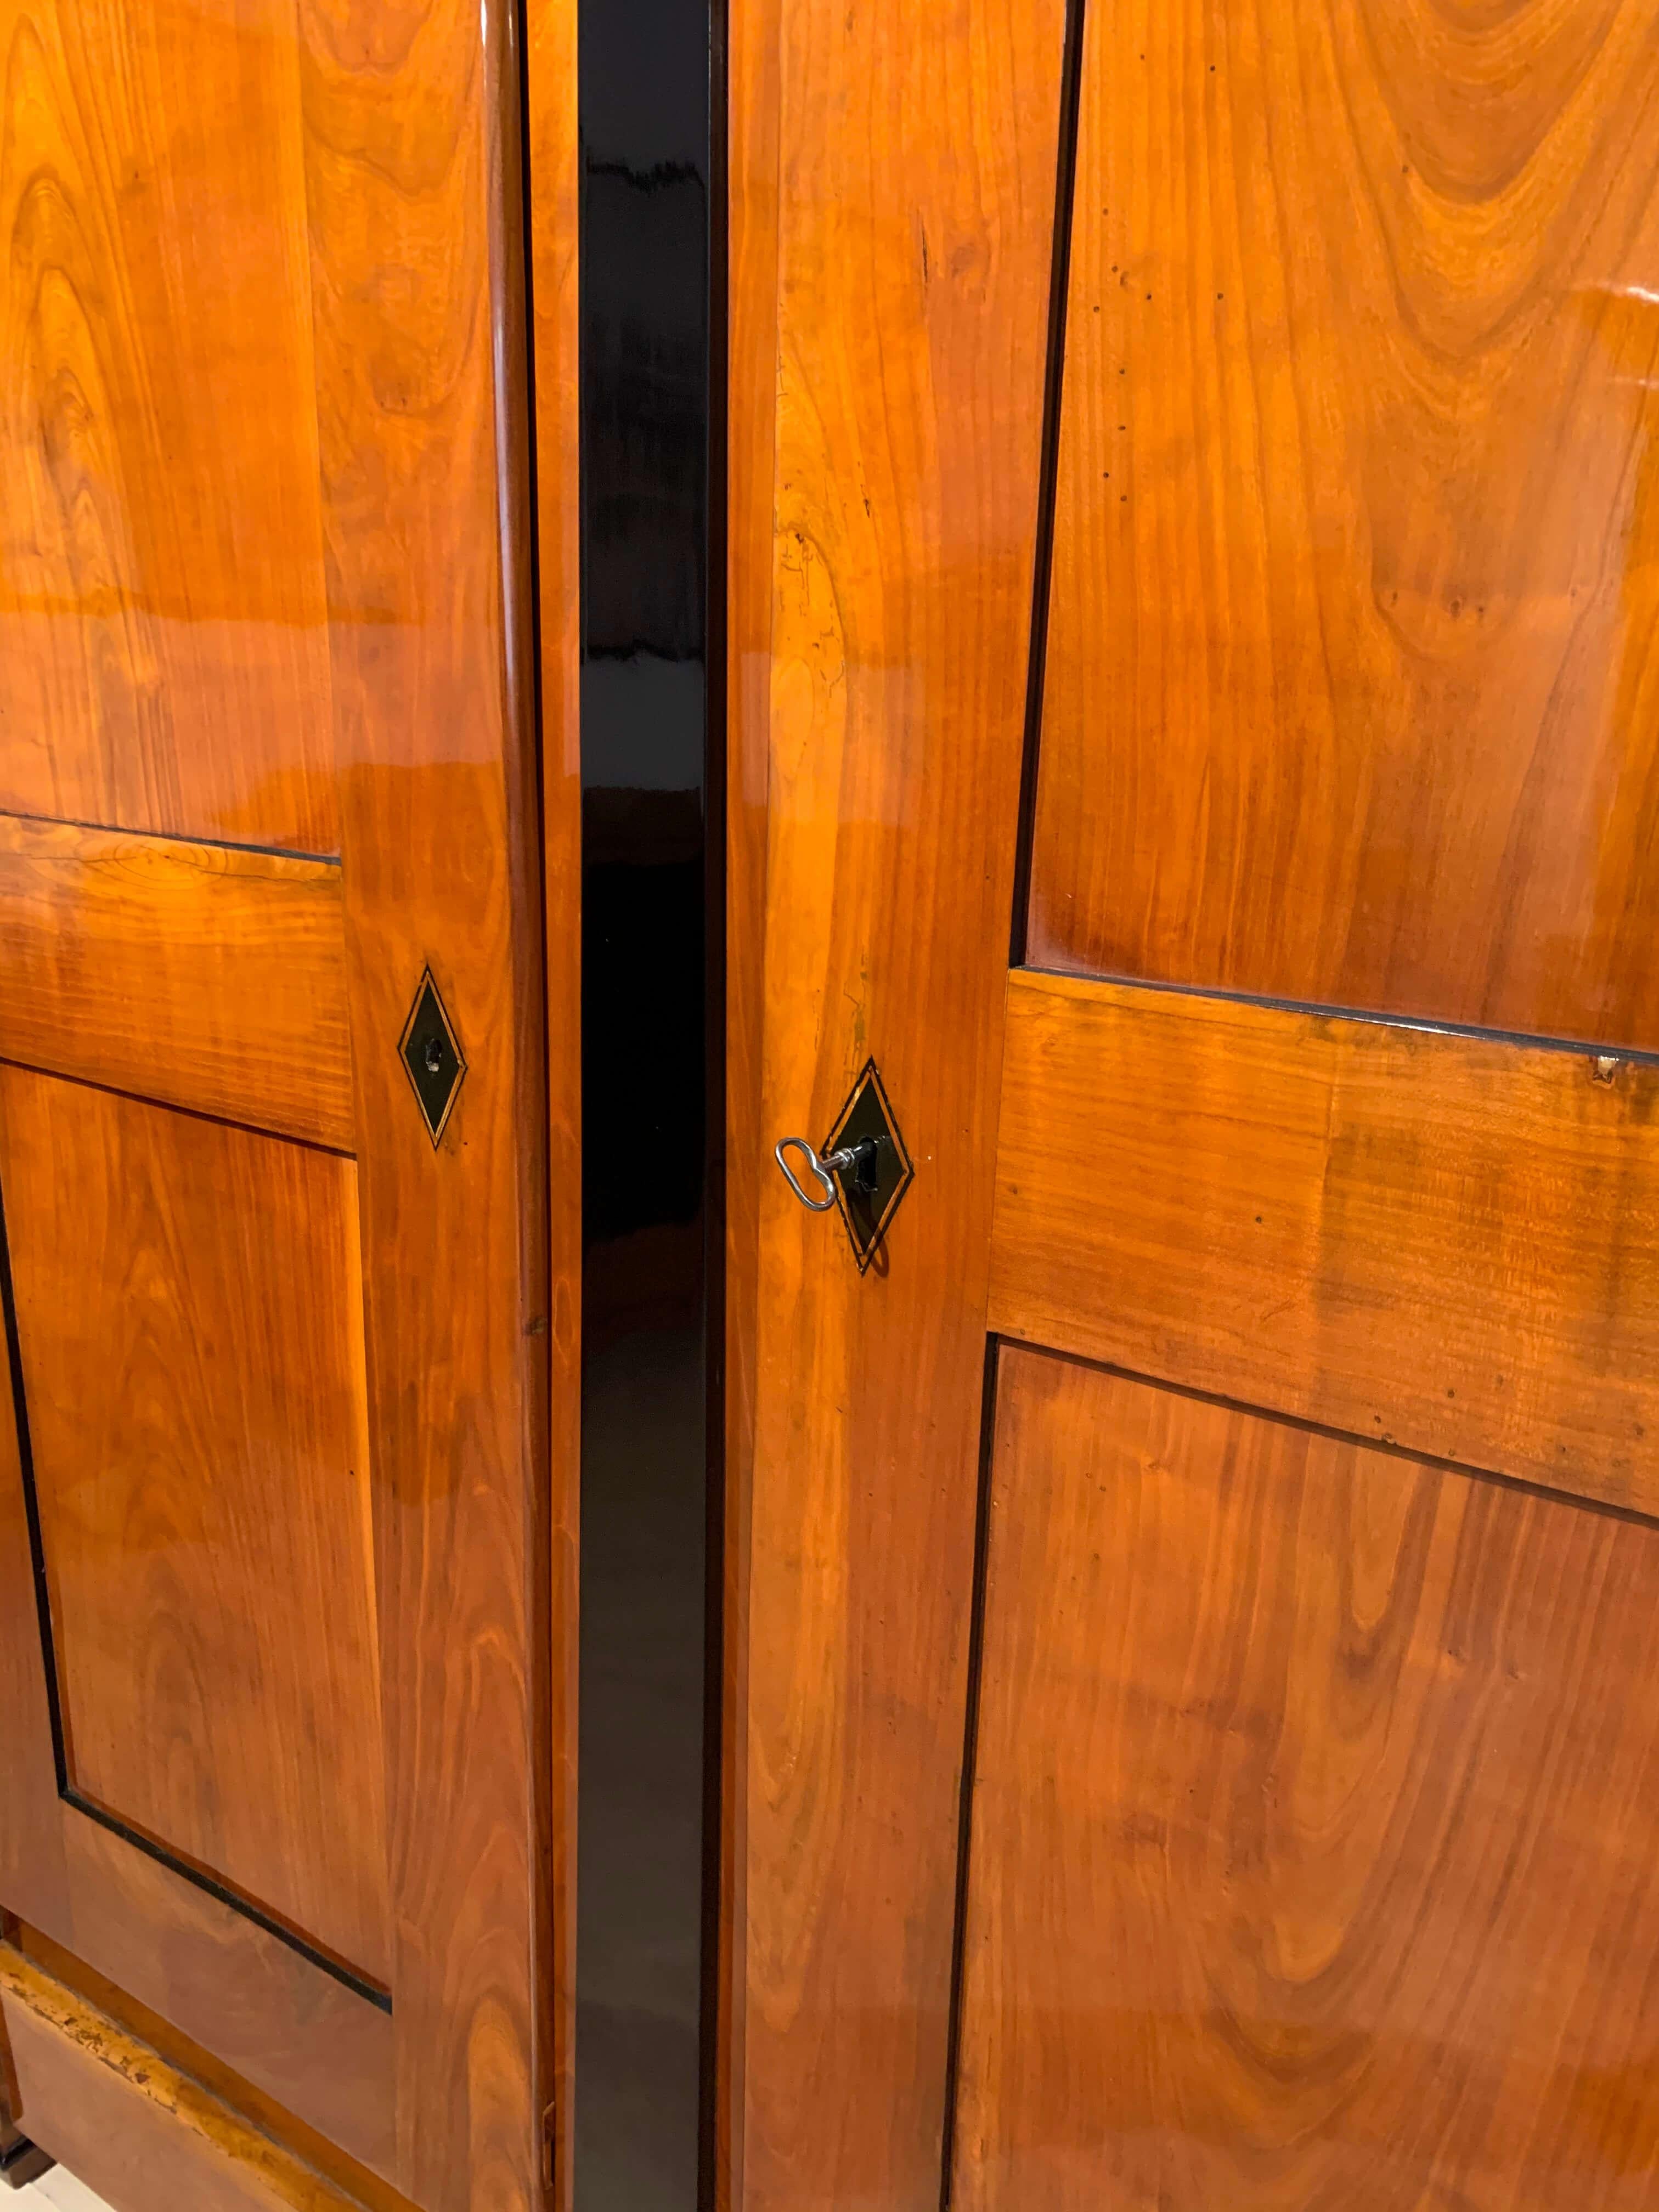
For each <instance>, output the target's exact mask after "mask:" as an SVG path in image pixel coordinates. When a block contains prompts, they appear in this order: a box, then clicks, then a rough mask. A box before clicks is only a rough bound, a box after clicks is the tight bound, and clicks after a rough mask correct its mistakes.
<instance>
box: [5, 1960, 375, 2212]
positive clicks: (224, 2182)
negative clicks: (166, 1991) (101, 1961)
mask: <svg viewBox="0 0 1659 2212" xmlns="http://www.w3.org/2000/svg"><path fill="white" fill-rule="evenodd" d="M0 2044H3V2045H4V2046H5V2047H6V2048H7V2049H8V2050H9V2055H10V2060H11V2064H10V2068H9V2071H10V2073H11V2075H12V2077H13V2078H12V2081H11V2084H10V2087H9V2100H10V2099H11V2098H15V2104H16V2108H17V2109H16V2112H15V2114H14V2118H15V2120H16V2122H17V2124H18V2125H19V2126H20V2127H21V2129H22V2131H23V2132H24V2133H25V2134H26V2135H27V2136H29V2138H30V2140H31V2141H33V2142H36V2143H38V2144H39V2145H40V2147H41V2148H43V2149H45V2150H46V2151H48V2152H50V2154H52V2156H53V2157H54V2158H56V2159H58V2160H61V2162H62V2163H63V2165H64V2166H65V2167H66V2168H67V2169H68V2170H69V2171H70V2172H72V2173H74V2174H75V2175H76V2177H77V2178H78V2179H81V2180H83V2181H85V2182H86V2183H87V2185H88V2186H89V2187H90V2188H93V2189H94V2190H97V2191H99V2192H100V2194H103V2195H105V2196H106V2197H108V2199H109V2201H110V2202H111V2203H114V2204H118V2205H119V2206H120V2207H121V2212H173V2208H174V2207H175V2206H177V2205H179V2204H181V2203H188V2204H189V2205H190V2206H191V2212H403V2204H404V2200H403V2199H401V2198H400V2197H397V2196H395V2195H394V2194H393V2192H392V2191H389V2190H386V2189H384V2188H380V2187H376V2186H375V2185H374V2184H373V2183H372V2182H371V2181H369V2180H368V2177H364V2180H365V2182H366V2183H368V2185H367V2186H363V2187H359V2188H355V2189H352V2190H350V2191H348V2190H347V2189H345V2188H344V2187H343V2186H340V2185H337V2184H336V2183H335V2182H334V2181H333V2180H331V2179H329V2178H327V2177H325V2175H324V2174H322V2173H319V2172H317V2170H316V2169H315V2168H314V2167H313V2166H311V2165H308V2164H307V2163H305V2162H303V2161H302V2160H301V2158H299V2157H297V2156H296V2155H295V2153H294V2152H293V2151H292V2150H291V2149H289V2148H287V2147H286V2146H285V2145H283V2143H281V2142H278V2141H275V2140H273V2139H272V2134H271V2133H270V2132H268V2131H267V2130H266V2129H265V2128H263V2127H259V2126H256V2125H254V2124H252V2122H251V2121H249V2120H248V2119H246V2118H244V2117H243V2116H242V2115H241V2114H240V2112H236V2111H234V2110H233V2109H232V2108H231V2107H230V2106H228V2105H226V2104H223V2103H222V2102H221V2101H220V2100H219V2099H218V2098H217V2097H216V2096H215V2095H213V2093H211V2092H210V2090H208V2089H206V2088H204V2087H203V2086H202V2085H201V2083H200V2082H198V2081H196V2080H193V2079H192V2078H191V2075H189V2074H188V2073H186V2072H185V2071H183V2070H182V2069H179V2067H177V2066H175V2065H173V2063H170V2061H169V2060H168V2059H167V2057H164V2056H163V2055H162V2053H161V2052H160V2051H157V2050H156V2049H155V2048H154V2047H153V2046H152V2045H149V2044H148V2043H146V2042H144V2041H143V2040H142V2039H140V2038H139V2037H137V2036H136V2035H134V2034H132V2033H130V2032H129V2031H128V2030H127V2029H126V2028H125V2027H122V2026H121V2025H120V2024H119V2023H118V2021H114V2020H112V2019H111V2018H110V2017H109V2015H107V2014H106V2013H104V2012H101V2011H100V2010H99V2009H98V2008H97V2007H96V2006H95V2005H93V2004H91V2003H89V2002H88V2001H87V2000H86V1998H84V1997H83V1996H80V1995H79V1994H78V1993H77V1992H76V1990H73V1989H71V1988H70V1987H68V1986H66V1984H64V1982H62V1981H60V1980H58V1979H56V1978H53V1977H52V1976H51V1975H49V1974H47V1973H45V1972H42V1971H41V1969H40V1967H39V1966H37V1965H35V1964H34V1963H33V1961H32V1960H29V1959H27V1957H25V1956H24V1955H23V1954H21V1952H19V1951H18V1950H16V1949H15V1948H13V1947H12V1946H11V1945H9V1944H6V1945H3V1946H0ZM279 2124H280V2123H279Z"/></svg>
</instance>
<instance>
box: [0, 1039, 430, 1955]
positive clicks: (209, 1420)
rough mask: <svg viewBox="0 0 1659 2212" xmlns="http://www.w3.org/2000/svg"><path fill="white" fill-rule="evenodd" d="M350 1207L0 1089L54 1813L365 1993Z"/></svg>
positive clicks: (286, 1174)
mask: <svg viewBox="0 0 1659 2212" xmlns="http://www.w3.org/2000/svg"><path fill="white" fill-rule="evenodd" d="M0 1188H4V1191H5V1194H6V1200H7V1206H8V1214H9V1231H10V1245H11V1265H12V1274H13V1281H14V1284H15V1292H16V1300H17V1324H18V1335H19V1340H20V1343H21V1349H22V1358H23V1377H24V1386H25V1389H26V1391H27V1403H28V1410H29V1426H30V1435H31V1441H32V1443H33V1465H34V1478H35V1485H36V1490H37V1494H38V1496H39V1498H40V1518H41V1529H42V1536H43V1541H44V1547H45V1555H46V1571H47V1577H48V1580H49V1583H50V1586H51V1592H52V1628H53V1634H54V1639H55V1643H56V1650H57V1662H58V1685H59V1695H60V1698H61V1699H62V1705H63V1712H64V1726H65V1729H66V1734H67V1739H68V1755H67V1764H68V1778H69V1782H70V1787H71V1789H72V1790H75V1791H76V1792H77V1793H78V1794H80V1795H82V1796H86V1797H88V1798H89V1799H91V1800H92V1801H93V1802H94V1803H95V1804H97V1805H99V1806H100V1807H101V1808H103V1809H105V1810H106V1811H107V1812H110V1813H112V1814H115V1815H116V1816H117V1817H118V1818H119V1819H121V1820H125V1821H126V1822H128V1823H129V1824H130V1825H131V1826H133V1827H135V1828H137V1829H138V1830H139V1831H140V1832H142V1833H143V1834H145V1835H147V1836H149V1837H151V1838H155V1840H157V1841H159V1842H161V1843H163V1844H167V1845H169V1846H171V1847H172V1848H173V1850H175V1851H177V1852H178V1853H179V1856H180V1857H183V1858H184V1859H185V1861H187V1862H188V1863H191V1864H192V1865H194V1866H196V1867H197V1868H199V1869H204V1870H205V1871H206V1872H208V1873H210V1874H212V1875H216V1876H217V1877H218V1878H219V1879H220V1880H221V1881H223V1882H225V1883H226V1884H227V1885H228V1887H231V1888H232V1889H234V1890H236V1891H239V1892H240V1893H243V1894H245V1895H246V1896H247V1897H249V1898H250V1899H252V1901H253V1902H254V1903H255V1904H256V1905H258V1906H259V1907H260V1908H261V1909H262V1910H264V1911H266V1912H268V1913H270V1914H271V1915H272V1916H273V1917H276V1919H278V1920H280V1921H282V1922H283V1923H285V1924H287V1925H289V1926H290V1927H292V1928H293V1929H295V1930H296V1931H297V1932H298V1933H299V1934H301V1935H302V1936H306V1937H307V1938H309V1939H310V1940H311V1941H312V1942H313V1943H315V1944H316V1945H317V1947H318V1948H319V1949H321V1950H323V1951H325V1952H327V1953H329V1954H331V1955H333V1956H334V1957H336V1958H337V1959H339V1960H342V1961H343V1963H345V1964H346V1965H348V1966H352V1967H354V1968H356V1970H357V1971H358V1972H360V1973H362V1974H363V1975H366V1976H367V1977H368V1978H369V1979H370V1980H372V1981H374V1982H377V1983H380V1984H382V1985H384V1984H385V1983H386V1980H387V1978H388V1967H389V1959H390V1931H389V1928H388V1917H389V1911H388V1899H387V1893H386V1816H385V1804H384V1786H383V1782H382V1759H381V1751H380V1694H379V1666H378V1651H377V1646H376V1620H375V1605H374V1582H373V1570H372V1564H371V1547H372V1528H371V1524H370V1510H371V1508H370V1487H369V1463H368V1435H367V1431H366V1428H365V1422H364V1410H365V1409H364V1400H363V1380H362V1358H363V1352H362V1290H361V1284H360V1280H359V1274H358V1259H357V1236H358V1230H357V1208H356V1172H355V1170H354V1169H353V1167H352V1165H351V1164H350V1162H349V1161H347V1160H342V1159H339V1158H336V1157H334V1156H332V1155H331V1154H328V1153H325V1152H315V1151H312V1150H310V1149H308V1148H307V1147H305V1146H299V1145H293V1144H285V1143H283V1142H281V1141H279V1140H277V1139H272V1138H269V1137H264V1136H256V1135H253V1134H252V1133H247V1132H244V1131H242V1130H238V1129H231V1128H226V1127H222V1126H220V1125H218V1124H214V1123H204V1122H202V1121H198V1120H197V1119H196V1118H195V1117H193V1116H191V1115H179V1114H176V1113H173V1112H170V1111H168V1110H167V1109H162V1108H160V1107H155V1106H149V1105H143V1104H140V1103H137V1102H136V1101H133V1100H131V1099H124V1098H119V1097H114V1096H112V1094H111V1093H109V1092H107V1091H97V1090H94V1089H91V1088H89V1087H88V1086H87V1085H81V1084H68V1083H63V1082H59V1081H57V1080H55V1079H52V1078H51V1077H48V1076H42V1075H36V1074H33V1073H27V1072H25V1071H24V1070H22V1069H21V1068H15V1067H0Z"/></svg>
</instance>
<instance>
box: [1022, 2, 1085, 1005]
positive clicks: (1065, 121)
mask: <svg viewBox="0 0 1659 2212" xmlns="http://www.w3.org/2000/svg"><path fill="white" fill-rule="evenodd" d="M1084 8H1085V0H1066V42H1065V46H1064V47H1063V49H1062V52H1061V58H1060V147H1059V155H1058V159H1057V161H1056V164H1055V178H1054V262H1053V265H1052V267H1051V269H1050V271H1049V276H1048V370H1047V375H1046V378H1045V381H1044V386H1043V395H1042V454H1041V459H1040V460H1039V463H1038V475H1037V519H1036V559H1035V562H1034V563H1033V567H1032V574H1031V637H1030V657H1029V659H1028V661H1027V664H1026V678H1025V743H1024V757H1023V758H1022V761H1021V763H1020V776H1019V817H1018V823H1019V826H1018V833H1017V835H1018V842H1017V843H1016V845H1015V848H1014V911H1013V916H1012V924H1011V927H1010V932H1009V953H1008V961H1009V965H1010V966H1011V967H1013V968H1018V967H1022V966H1023V965H1024V960H1025V944H1026V935H1027V921H1028V914H1029V908H1030V902H1031V847H1032V842H1033V840H1034V839H1035V837H1036V801H1037V771H1038V766H1039V756H1040V753H1041V751H1042V687H1043V683H1044V680H1045V678H1046V675H1047V671H1048V592H1049V585H1050V582H1051V580H1052V578H1053V574H1054V503H1055V501H1056V499H1057V498H1058V496H1059V479H1060V401H1061V398H1062V397H1063V394H1064V387H1065V382H1066V299H1067V293H1068V290H1069V288H1070V285H1071V281H1072V211H1073V203H1074V201H1075V199H1076V197H1077V139H1078V112H1079V106H1080V105H1081V101H1082V90H1083V14H1084Z"/></svg>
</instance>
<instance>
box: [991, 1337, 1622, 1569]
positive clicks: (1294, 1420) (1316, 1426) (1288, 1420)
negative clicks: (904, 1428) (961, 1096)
mask: <svg viewBox="0 0 1659 2212" xmlns="http://www.w3.org/2000/svg"><path fill="white" fill-rule="evenodd" d="M1001 1343H1002V1346H1003V1348H1004V1350H1005V1351H1010V1352H1027V1353H1029V1354H1030V1357H1031V1358H1033V1359H1052V1360H1055V1361H1057V1362H1058V1363H1059V1364H1060V1365H1061V1366H1063V1367H1086V1368H1089V1369H1091V1370H1092V1371H1093V1372H1094V1373H1095V1374H1097V1375H1115V1376H1118V1377H1119V1378H1120V1380H1121V1381H1122V1382H1125V1383H1139V1384H1141V1385H1142V1386H1143V1387H1144V1388H1146V1389H1148V1390H1162V1391H1164V1393H1165V1394H1166V1395H1168V1396H1170V1397H1171V1398H1190V1399H1192V1400H1193V1401H1194V1403H1196V1404H1198V1405H1200V1406H1217V1407H1220V1409H1221V1411H1222V1412H1223V1413H1244V1414H1247V1415H1248V1416H1249V1419H1251V1420H1253V1421H1271V1422H1273V1424H1274V1425H1276V1426H1277V1427H1279V1428H1281V1429H1296V1430H1298V1431H1300V1432H1301V1434H1302V1435H1304V1436H1307V1437H1326V1438H1328V1440H1329V1442H1331V1443H1338V1444H1358V1445H1360V1446H1361V1447H1362V1448H1363V1449H1364V1450H1366V1451H1371V1452H1381V1453H1382V1454H1383V1455H1384V1456H1385V1457H1386V1458H1389V1459H1403V1460H1407V1461H1408V1462H1410V1463H1411V1465H1412V1466H1413V1467H1427V1468H1433V1469H1434V1471H1435V1472H1436V1474H1462V1475H1467V1476H1468V1478H1469V1480H1471V1481H1473V1482H1487V1483H1491V1484H1492V1486H1494V1487H1495V1488H1497V1489H1498V1490H1513V1491H1516V1492H1519V1493H1520V1495H1521V1496H1522V1497H1523V1498H1542V1499H1543V1500H1544V1501H1545V1502H1546V1503H1547V1504H1552V1505H1571V1506H1573V1507H1575V1508H1577V1510H1581V1511H1583V1512H1585V1513H1595V1514H1599V1515H1600V1516H1601V1517H1602V1519H1604V1520H1607V1521H1623V1522H1628V1523H1629V1524H1630V1525H1631V1526H1632V1527H1633V1528H1651V1529H1654V1530H1656V1531H1659V1513H1644V1512H1643V1511H1642V1510H1640V1508H1639V1507H1638V1506H1634V1505H1615V1504H1613V1503H1612V1502H1611V1500H1610V1499H1607V1498H1596V1497H1595V1496H1593V1495H1592V1494H1591V1493H1590V1492H1588V1491H1583V1490H1571V1489H1569V1488H1568V1487H1567V1486H1565V1484H1562V1483H1553V1482H1534V1481H1531V1480H1528V1478H1527V1477H1526V1476H1525V1475H1522V1474H1504V1472H1503V1471H1502V1469H1501V1468H1495V1467H1481V1466H1478V1465H1477V1464H1476V1463H1475V1462H1474V1461H1472V1460H1467V1459H1448V1458H1447V1457H1446V1456H1445V1455H1444V1454H1443V1453H1441V1452H1431V1451H1419V1450H1418V1449H1416V1447H1415V1446H1414V1445H1412V1444H1402V1443H1400V1442H1399V1441H1398V1440H1397V1438H1395V1437H1376V1436H1370V1437H1368V1436H1366V1435H1364V1433H1363V1432H1362V1431H1359V1430H1358V1429H1343V1428H1338V1427H1336V1426H1335V1425H1334V1424H1333V1423H1332V1422H1329V1421H1315V1420H1310V1419H1309V1418H1308V1417H1307V1415H1306V1414H1304V1413H1285V1412H1284V1411H1282V1409H1280V1408H1279V1407H1276V1406H1263V1405H1258V1404H1257V1403H1255V1401H1254V1400H1252V1399H1249V1398H1230V1397H1228V1396H1227V1395H1226V1394H1225V1392H1223V1391H1220V1390H1200V1389H1198V1388H1197V1386H1196V1385H1195V1384H1194V1383H1176V1382H1173V1381H1171V1379H1170V1377H1169V1376H1167V1375H1146V1374H1143V1373H1142V1372H1141V1370H1139V1368H1135V1367H1123V1366H1121V1365H1119V1364H1118V1363H1117V1362H1116V1361H1115V1360H1111V1359H1091V1358H1088V1357H1087V1355H1086V1354H1085V1353H1083V1352H1066V1351H1063V1350H1062V1349H1060V1347H1059V1346H1056V1345H1052V1344H1032V1343H1029V1342H1028V1341H1026V1340H1025V1339H1024V1338H1022V1337H1015V1336H1005V1337H1004V1338H1002V1339H1001Z"/></svg>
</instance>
